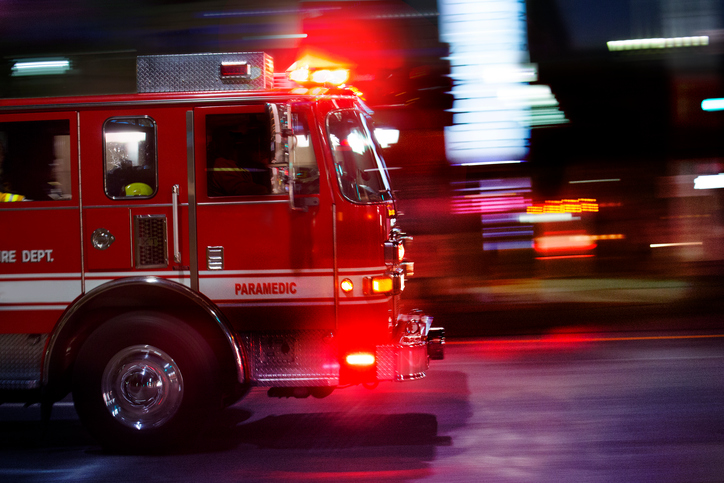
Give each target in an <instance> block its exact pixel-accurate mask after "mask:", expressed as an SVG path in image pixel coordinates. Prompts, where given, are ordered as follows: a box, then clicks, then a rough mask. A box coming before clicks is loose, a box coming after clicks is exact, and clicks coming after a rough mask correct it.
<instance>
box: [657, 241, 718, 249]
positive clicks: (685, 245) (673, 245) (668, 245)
mask: <svg viewBox="0 0 724 483" xmlns="http://www.w3.org/2000/svg"><path fill="white" fill-rule="evenodd" d="M703 244H704V243H703V242H680V243H652V244H650V245H649V247H651V248H666V247H692V246H701V245H703Z"/></svg>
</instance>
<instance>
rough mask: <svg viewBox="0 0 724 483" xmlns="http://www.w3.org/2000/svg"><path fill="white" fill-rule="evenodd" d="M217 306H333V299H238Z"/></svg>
mask: <svg viewBox="0 0 724 483" xmlns="http://www.w3.org/2000/svg"><path fill="white" fill-rule="evenodd" d="M218 305H219V307H332V306H334V300H333V299H328V300H324V299H320V300H319V301H304V302H299V301H296V300H288V301H284V300H271V301H269V302H257V301H254V302H245V301H243V300H240V301H239V302H229V303H219V304H218Z"/></svg>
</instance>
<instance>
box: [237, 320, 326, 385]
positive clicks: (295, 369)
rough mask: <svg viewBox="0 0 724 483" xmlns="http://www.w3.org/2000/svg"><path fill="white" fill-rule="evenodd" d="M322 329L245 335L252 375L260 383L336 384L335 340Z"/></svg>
mask: <svg viewBox="0 0 724 483" xmlns="http://www.w3.org/2000/svg"><path fill="white" fill-rule="evenodd" d="M329 335H330V334H329V332H328V331H324V330H309V331H275V332H265V333H261V334H254V335H251V336H248V337H247V338H246V339H245V344H246V345H247V347H246V348H247V353H248V354H250V359H251V360H250V361H249V362H250V369H251V378H252V380H253V381H255V382H256V383H257V385H259V386H277V387H304V386H306V387H312V386H336V385H337V384H339V362H338V361H337V356H336V347H335V344H334V343H333V342H332V341H331V339H330V338H329Z"/></svg>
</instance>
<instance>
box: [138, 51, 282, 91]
mask: <svg viewBox="0 0 724 483" xmlns="http://www.w3.org/2000/svg"><path fill="white" fill-rule="evenodd" d="M273 82H274V61H273V60H272V58H271V56H270V55H268V54H265V53H263V52H233V53H222V54H184V55H143V56H139V57H138V58H137V60H136V83H137V88H138V92H197V91H237V90H263V89H271V88H272V87H273Z"/></svg>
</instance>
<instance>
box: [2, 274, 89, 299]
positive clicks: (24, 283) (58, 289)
mask: <svg viewBox="0 0 724 483" xmlns="http://www.w3.org/2000/svg"><path fill="white" fill-rule="evenodd" d="M51 276H53V275H51ZM80 293H81V286H80V279H77V280H14V281H7V282H0V303H2V304H29V303H30V304H32V303H61V302H65V303H70V302H72V301H73V300H75V298H76V297H77V296H78V295H80Z"/></svg>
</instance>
